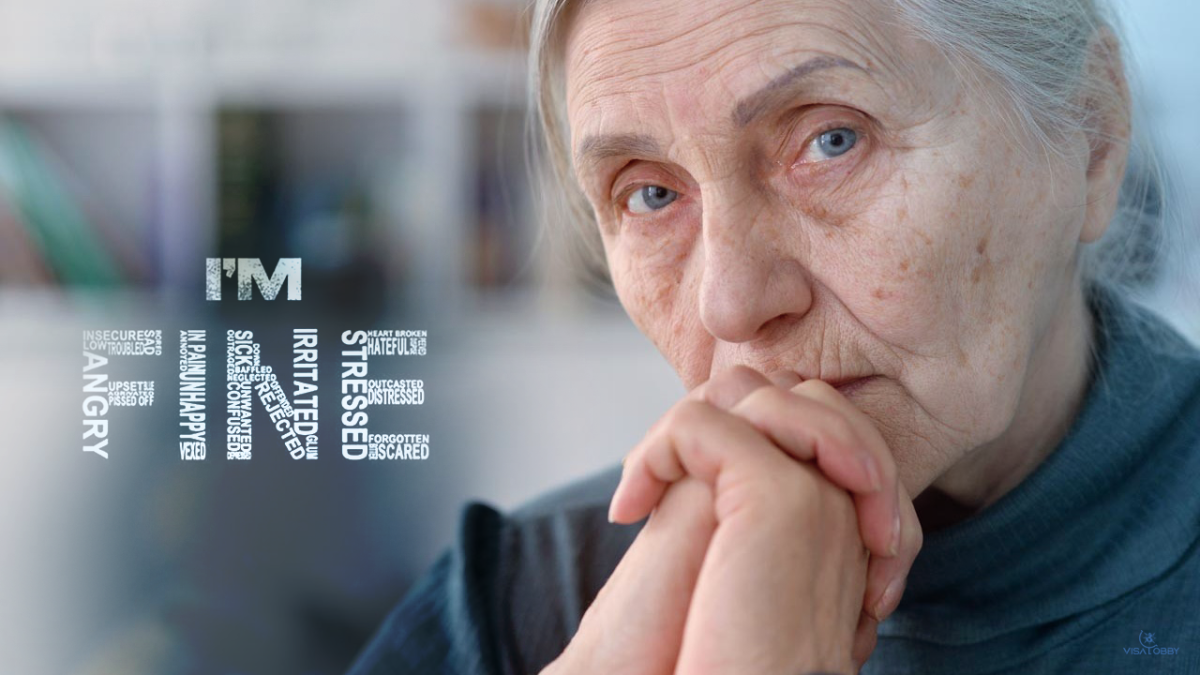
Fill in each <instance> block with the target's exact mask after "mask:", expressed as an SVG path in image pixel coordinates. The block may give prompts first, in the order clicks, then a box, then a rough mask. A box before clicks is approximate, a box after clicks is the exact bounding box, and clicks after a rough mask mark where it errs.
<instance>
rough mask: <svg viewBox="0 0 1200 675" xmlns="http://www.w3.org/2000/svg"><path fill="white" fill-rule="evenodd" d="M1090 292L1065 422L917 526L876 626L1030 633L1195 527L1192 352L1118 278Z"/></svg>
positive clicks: (1157, 556)
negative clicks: (929, 528) (1053, 438)
mask: <svg viewBox="0 0 1200 675" xmlns="http://www.w3.org/2000/svg"><path fill="white" fill-rule="evenodd" d="M1088 303H1089V306H1090V307H1091V309H1092V314H1093V317H1094V319H1095V322H1096V328H1097V329H1096V361H1095V368H1094V371H1093V375H1092V380H1091V385H1090V387H1089V389H1088V393H1087V394H1086V396H1085V399H1084V402H1083V405H1082V407H1081V409H1080V413H1079V415H1078V416H1077V417H1076V418H1075V420H1074V422H1073V424H1072V426H1071V428H1070V430H1069V431H1068V432H1067V435H1066V436H1065V437H1064V438H1063V440H1062V442H1061V443H1060V444H1059V446H1058V447H1057V448H1056V449H1055V451H1054V452H1052V453H1051V454H1050V455H1049V456H1048V457H1047V459H1046V460H1045V461H1044V462H1043V463H1042V464H1041V465H1040V466H1039V467H1038V468H1037V469H1035V470H1034V472H1033V473H1031V474H1030V475H1029V476H1028V477H1027V478H1026V479H1025V480H1024V481H1022V482H1021V483H1020V484H1019V485H1018V486H1017V487H1015V488H1014V489H1013V490H1011V491H1010V492H1009V493H1008V494H1006V495H1004V496H1003V497H1001V498H1000V499H999V500H998V501H996V502H995V503H994V504H992V505H991V506H989V507H988V508H986V509H984V510H982V511H981V512H979V513H978V514H976V515H974V516H972V517H970V518H968V519H966V520H963V521H961V522H959V523H956V524H954V525H951V526H950V527H947V528H945V529H943V530H939V531H936V532H933V533H931V534H929V535H927V537H926V539H925V545H924V547H923V549H922V551H921V553H920V555H919V556H918V557H917V560H916V563H915V564H914V566H913V569H912V572H911V574H910V575H909V580H908V587H907V590H906V592H905V595H904V599H903V601H902V603H901V605H900V608H899V610H897V612H896V613H895V614H894V615H893V616H892V617H891V618H890V619H888V620H887V621H886V622H884V623H883V624H882V625H881V626H880V630H879V634H880V636H881V637H882V638H887V637H896V638H909V639H914V640H920V641H923V642H929V643H935V644H938V645H944V646H948V647H953V646H963V647H965V646H968V645H980V644H983V643H986V642H989V641H993V642H994V641H1004V640H1005V638H1006V636H1007V637H1012V638H1013V639H1022V640H1027V639H1028V629H1039V628H1044V627H1046V626H1049V625H1050V624H1052V623H1053V622H1056V621H1058V620H1060V619H1063V618H1066V617H1070V616H1072V615H1077V614H1080V613H1082V612H1085V611H1087V610H1089V609H1093V608H1096V607H1098V606H1100V605H1102V604H1104V603H1106V602H1109V601H1111V600H1113V599H1116V598H1118V597H1120V596H1122V595H1124V594H1126V593H1128V592H1130V591H1132V590H1134V589H1136V588H1137V587H1139V586H1141V585H1143V584H1146V583H1148V582H1150V581H1152V580H1154V579H1155V578H1156V577H1158V576H1161V575H1163V574H1164V573H1166V572H1167V571H1168V570H1169V569H1170V568H1171V567H1172V566H1173V565H1174V564H1175V563H1177V562H1178V561H1179V560H1180V559H1181V558H1182V557H1183V556H1184V554H1185V553H1186V552H1187V550H1188V549H1189V548H1190V547H1192V546H1193V544H1195V543H1196V541H1197V540H1198V538H1200V487H1198V485H1200V352H1197V351H1196V350H1195V349H1194V348H1193V347H1191V346H1190V345H1188V344H1187V343H1186V342H1185V341H1184V340H1183V338H1181V337H1180V336H1179V335H1178V334H1177V333H1174V332H1173V331H1172V330H1171V329H1170V328H1169V327H1168V326H1167V325H1166V324H1165V323H1164V322H1163V321H1162V320H1161V319H1159V318H1157V317H1155V316H1154V315H1152V314H1151V313H1150V312H1148V311H1147V310H1145V309H1142V308H1140V307H1138V306H1137V305H1135V304H1133V303H1132V302H1131V301H1129V300H1127V299H1124V298H1123V297H1122V296H1120V295H1119V294H1117V293H1116V292H1113V291H1111V290H1107V289H1105V288H1103V287H1096V288H1094V289H1093V290H1092V291H1091V292H1090V293H1089V297H1088ZM1023 631H1024V632H1025V633H1024V635H1023V637H1019V638H1018V637H1017V636H1019V635H1022V632H1023ZM1044 632H1045V631H1043V633H1044ZM1060 637H1061V636H1060ZM1064 639H1065V638H1064ZM883 646H884V644H883V641H882V640H881V647H883ZM951 651H953V650H951ZM1006 653H1007V654H1010V655H1011V654H1012V651H1011V650H997V654H1006ZM1024 656H1025V657H1028V656H1029V654H1028V653H1027V652H1026V653H1024ZM978 657H979V654H978V653H977V652H976V653H974V654H973V656H972V658H978ZM976 665H978V664H976Z"/></svg>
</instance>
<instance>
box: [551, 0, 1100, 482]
mask: <svg viewBox="0 0 1200 675" xmlns="http://www.w3.org/2000/svg"><path fill="white" fill-rule="evenodd" d="M894 22H895V17H894V16H892V15H891V14H889V13H888V10H887V9H886V8H884V7H881V6H877V5H876V4H874V3H868V2H846V1H838V0H783V1H775V2H771V1H746V2H738V3H733V2H729V1H728V0H689V1H688V2H643V1H642V0H602V1H593V2H586V3H583V5H582V6H581V7H580V8H579V9H578V10H577V11H576V13H575V15H574V16H573V17H572V18H571V25H570V27H569V30H568V34H567V42H566V64H567V65H566V68H567V70H566V77H567V79H566V91H567V106H568V116H569V122H570V129H571V152H572V154H573V160H574V164H575V170H576V175H577V177H578V179H579V182H580V185H581V186H582V187H583V189H584V191H585V192H586V194H587V197H588V199H589V201H590V202H591V204H592V206H593V208H594V210H595V214H596V219H597V221H598V224H599V227H600V230H601V233H602V237H603V241H604V246H605V251H606V253H607V258H608V264H609V268H610V270H611V274H612V278H613V282H614V284H615V287H616V291H617V294H618V296H619V297H620V300H621V302H622V304H623V305H624V307H625V309H626V310H627V311H628V312H629V314H630V316H631V317H632V318H633V320H634V322H635V323H636V324H637V325H638V326H639V327H640V328H641V330H642V331H643V332H644V333H645V334H646V335H648V336H649V337H650V339H651V340H653V342H654V344H655V345H656V346H657V347H658V349H659V350H661V352H662V353H663V354H664V355H665V356H666V357H667V359H668V360H669V361H670V362H671V364H672V365H673V366H674V368H675V369H676V371H677V372H678V373H679V375H680V377H681V378H682V379H683V381H684V383H685V384H686V386H687V387H688V388H691V387H694V386H696V385H698V384H700V383H701V382H703V381H705V380H706V379H708V377H709V376H710V375H711V374H713V373H716V372H718V371H720V370H721V369H724V368H727V367H729V366H732V365H734V364H745V365H748V366H751V367H753V368H756V369H759V370H762V371H764V372H769V371H773V370H780V369H787V370H792V371H795V372H796V373H798V374H800V375H801V376H802V377H804V378H820V379H824V380H826V381H829V382H831V383H835V384H836V383H838V382H842V381H845V380H849V379H853V378H859V377H863V376H873V377H872V379H870V380H868V381H866V382H865V383H863V384H862V385H861V386H857V387H854V388H845V389H844V393H846V394H847V395H848V396H849V397H850V399H851V400H852V401H854V402H855V403H856V404H857V405H858V406H859V407H860V408H862V409H863V410H864V411H865V412H867V414H868V415H870V416H871V417H872V418H873V419H874V420H875V422H876V423H877V424H878V425H879V427H880V431H881V432H882V433H883V434H884V437H885V438H886V439H887V440H888V442H889V445H890V446H891V447H892V449H893V452H895V453H896V455H897V460H898V463H900V464H901V470H902V471H905V465H908V469H909V473H912V474H914V475H915V474H922V475H925V483H926V484H927V483H928V482H929V481H932V479H933V477H934V476H936V475H937V474H939V473H940V472H941V471H944V470H945V469H946V468H947V467H948V466H950V465H951V464H953V463H954V462H955V461H957V460H958V459H959V458H961V457H962V456H963V454H964V453H965V452H967V451H968V450H970V449H972V448H976V447H978V446H981V445H983V444H985V443H988V442H990V441H993V440H994V439H996V438H998V437H1000V436H1001V435H1002V434H1004V433H1005V432H1006V431H1008V430H1009V429H1010V427H1011V426H1012V425H1013V421H1014V418H1015V417H1017V411H1018V408H1019V407H1020V404H1021V401H1023V400H1027V399H1029V391H1030V389H1031V385H1030V383H1031V382H1032V381H1033V380H1034V379H1035V376H1040V377H1043V378H1045V377H1050V376H1051V374H1052V373H1053V371H1054V369H1055V368H1056V367H1060V366H1056V364H1055V363H1054V362H1053V361H1054V360H1053V359H1049V358H1048V357H1040V356H1039V353H1041V352H1043V351H1045V349H1043V348H1048V347H1047V345H1050V344H1052V343H1057V342H1064V341H1065V340H1066V338H1064V337H1062V336H1064V335H1066V334H1067V331H1066V329H1065V328H1063V327H1062V326H1061V325H1060V324H1062V323H1064V322H1066V321H1070V320H1074V319H1075V318H1077V316H1078V315H1077V313H1073V312H1072V311H1070V310H1071V308H1073V305H1070V302H1072V300H1071V299H1072V298H1076V297H1080V294H1079V292H1078V286H1077V285H1076V284H1075V281H1074V279H1075V275H1074V256H1075V254H1076V250H1077V248H1078V245H1079V242H1080V238H1081V236H1084V237H1085V238H1089V237H1090V236H1094V233H1092V234H1091V235H1088V231H1089V229H1088V228H1093V229H1094V226H1092V225H1090V224H1089V218H1088V212H1087V209H1086V206H1085V203H1086V201H1087V198H1086V197H1087V196H1086V190H1087V185H1086V182H1087V181H1086V174H1087V171H1086V165H1087V157H1086V149H1087V143H1086V141H1085V140H1082V139H1072V140H1070V141H1068V142H1067V143H1069V146H1064V147H1063V148H1061V149H1062V150H1064V151H1066V153H1065V154H1066V155H1068V156H1071V157H1078V159H1077V160H1074V159H1056V158H1054V157H1052V156H1049V155H1045V154H1041V153H1031V152H1028V151H1024V152H1022V151H1021V150H1020V149H1019V148H1018V147H1016V146H1017V143H1019V142H1020V140H1019V136H1018V133H1019V132H1018V131H1017V130H1016V129H1015V128H1014V127H1013V126H1009V125H1008V124H1007V121H1006V119H1005V114H1006V113H1005V110H1006V109H1005V108H1004V107H1003V106H1000V105H998V104H997V103H996V102H995V101H989V100H985V99H984V98H981V97H980V96H978V95H973V94H972V93H971V91H968V90H967V89H966V88H965V87H964V86H963V85H962V84H961V83H960V81H959V80H958V79H957V78H956V76H955V70H954V68H953V67H952V66H951V65H950V64H949V63H948V62H947V61H945V60H944V59H943V58H941V57H940V56H938V55H937V53H936V52H935V51H934V50H933V49H932V48H931V47H929V46H928V45H926V44H924V43H922V42H919V41H917V40H915V39H913V38H910V37H907V36H906V35H905V34H904V33H903V32H902V29H901V28H899V27H898V26H897V25H896V24H895V23H894ZM1030 147H1032V146H1030ZM1101 229H1102V228H1101ZM1039 373H1040V375H1039ZM926 474H927V475H926ZM922 487H923V485H922Z"/></svg>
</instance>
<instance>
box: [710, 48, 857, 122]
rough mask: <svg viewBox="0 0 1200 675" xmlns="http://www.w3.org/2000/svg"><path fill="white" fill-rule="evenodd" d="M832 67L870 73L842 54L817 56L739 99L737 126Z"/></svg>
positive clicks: (785, 99)
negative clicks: (811, 77)
mask: <svg viewBox="0 0 1200 675" xmlns="http://www.w3.org/2000/svg"><path fill="white" fill-rule="evenodd" d="M829 68H853V69H854V70H860V71H862V72H864V73H867V74H870V71H868V70H867V69H866V68H863V67H862V66H860V65H858V64H857V63H854V62H853V61H848V60H846V59H843V58H841V57H834V56H817V57H814V58H811V59H809V60H807V61H805V62H804V63H801V64H800V65H798V66H795V67H793V68H791V69H789V70H788V71H787V72H786V73H784V74H782V75H780V76H779V77H777V78H775V79H773V80H771V81H770V82H768V83H767V85H766V86H765V87H763V88H762V89H759V90H758V91H756V92H754V93H753V94H750V95H749V96H747V97H745V98H743V99H741V100H740V101H738V103H737V105H736V106H734V108H733V124H734V126H736V127H738V128H739V129H740V128H743V127H745V126H747V125H749V124H750V123H751V122H753V121H754V120H755V119H757V118H758V117H759V116H760V115H762V114H763V113H764V112H766V111H767V110H770V109H772V108H774V107H776V106H777V105H778V104H779V103H780V102H782V101H787V100H790V99H791V98H792V97H793V93H794V91H795V89H796V88H797V87H798V86H800V85H802V84H803V82H804V80H805V79H806V78H807V77H808V76H809V75H812V74H813V73H816V72H818V71H822V70H827V69H829Z"/></svg>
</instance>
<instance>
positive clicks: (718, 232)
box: [700, 208, 812, 343]
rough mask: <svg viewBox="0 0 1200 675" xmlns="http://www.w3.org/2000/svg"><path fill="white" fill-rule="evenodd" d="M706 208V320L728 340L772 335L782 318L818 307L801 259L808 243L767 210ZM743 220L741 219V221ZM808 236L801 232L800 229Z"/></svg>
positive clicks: (702, 287)
mask: <svg viewBox="0 0 1200 675" xmlns="http://www.w3.org/2000/svg"><path fill="white" fill-rule="evenodd" d="M739 211H740V210H739V209H735V208H726V209H723V210H720V211H716V210H714V211H709V210H708V209H706V214H705V216H704V224H703V245H704V274H703V277H702V281H701V284H700V320H701V322H702V323H703V324H704V327H705V328H706V329H707V330H708V332H709V333H710V334H711V335H712V336H713V337H715V338H716V339H718V340H722V341H725V342H738V343H740V342H748V341H751V340H755V339H761V338H765V337H767V336H768V333H769V332H770V328H771V327H772V326H773V325H777V324H785V323H787V321H779V319H795V318H798V317H800V316H803V315H804V314H806V313H807V312H808V310H809V308H810V307H811V305H812V286H811V281H810V277H809V272H808V270H807V269H806V268H805V266H804V264H803V263H802V261H801V260H800V259H799V256H798V255H797V254H798V251H799V250H800V249H801V248H802V246H801V244H802V242H801V241H800V240H799V239H798V238H793V239H792V240H791V241H787V240H785V238H787V237H788V230H787V229H786V228H784V227H783V226H777V225H775V224H773V223H771V222H764V221H766V220H769V216H768V215H767V214H764V213H762V212H758V213H744V212H743V213H739ZM739 220H740V222H739ZM794 234H795V235H796V237H802V236H803V235H802V234H801V233H794Z"/></svg>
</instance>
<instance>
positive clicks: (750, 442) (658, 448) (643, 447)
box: [609, 387, 782, 523]
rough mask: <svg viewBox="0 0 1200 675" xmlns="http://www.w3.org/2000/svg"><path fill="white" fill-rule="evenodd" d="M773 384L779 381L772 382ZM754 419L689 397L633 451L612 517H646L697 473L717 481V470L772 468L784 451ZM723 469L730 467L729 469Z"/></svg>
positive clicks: (739, 473)
mask: <svg viewBox="0 0 1200 675" xmlns="http://www.w3.org/2000/svg"><path fill="white" fill-rule="evenodd" d="M772 388H773V387H772ZM781 456H782V455H780V454H779V449H778V448H776V447H775V446H774V445H773V444H772V443H771V442H770V441H769V440H768V439H767V437H765V436H763V435H762V434H761V433H760V432H758V431H757V430H756V429H754V427H752V426H750V424H749V423H748V422H747V421H746V420H744V419H742V418H740V417H737V416H735V415H733V414H731V413H729V412H726V411H724V410H720V409H718V408H716V407H715V406H713V405H712V404H710V403H707V402H704V401H696V400H685V401H683V402H681V403H680V404H678V405H676V406H675V407H673V408H672V409H671V411H670V412H668V413H667V414H666V415H665V416H664V418H663V420H662V423H661V424H659V425H658V426H657V428H656V429H655V430H654V431H652V432H651V433H650V434H649V435H647V437H646V438H645V439H644V440H643V441H642V442H641V443H640V444H639V445H638V447H637V448H636V449H635V450H634V452H633V453H631V454H630V457H629V461H627V462H626V463H625V468H624V473H623V474H622V477H621V482H620V484H619V485H618V486H617V491H616V492H615V493H614V494H613V498H612V503H611V505H610V508H609V519H610V520H612V521H613V522H618V523H632V522H635V521H638V520H641V519H642V518H644V517H646V515H647V514H649V513H650V511H651V510H652V509H653V508H654V507H655V506H656V505H657V504H658V502H659V500H660V499H662V495H663V493H664V492H665V491H666V489H667V486H669V485H670V484H671V483H674V482H675V481H678V480H680V479H682V478H683V477H684V476H693V477H695V478H698V479H700V480H702V481H704V482H706V483H708V484H709V485H712V486H714V487H716V481H717V476H718V475H722V479H723V480H734V481H739V480H743V479H745V478H746V477H747V476H748V475H749V474H753V473H754V472H759V473H766V472H769V471H770V469H768V468H765V467H767V466H768V465H769V464H770V462H771V461H772V460H774V459H776V458H777V457H781ZM723 469H728V470H726V471H724V473H723Z"/></svg>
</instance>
